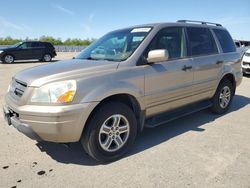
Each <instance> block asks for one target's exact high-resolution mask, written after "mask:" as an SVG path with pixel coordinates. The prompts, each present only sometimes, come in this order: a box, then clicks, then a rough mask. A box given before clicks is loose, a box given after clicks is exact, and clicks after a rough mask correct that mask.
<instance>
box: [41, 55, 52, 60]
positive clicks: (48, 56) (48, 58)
mask: <svg viewBox="0 0 250 188" xmlns="http://www.w3.org/2000/svg"><path fill="white" fill-rule="evenodd" d="M51 60H52V57H51V55H50V54H44V55H43V61H44V62H50V61H51Z"/></svg>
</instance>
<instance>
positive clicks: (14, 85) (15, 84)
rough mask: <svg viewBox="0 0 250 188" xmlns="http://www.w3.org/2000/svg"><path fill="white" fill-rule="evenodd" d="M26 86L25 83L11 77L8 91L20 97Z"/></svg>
mask: <svg viewBox="0 0 250 188" xmlns="http://www.w3.org/2000/svg"><path fill="white" fill-rule="evenodd" d="M26 88H27V84H26V83H24V82H21V81H19V80H16V79H13V80H12V82H11V85H10V92H11V93H12V94H14V95H15V96H17V97H22V96H23V93H24V91H25V90H26Z"/></svg>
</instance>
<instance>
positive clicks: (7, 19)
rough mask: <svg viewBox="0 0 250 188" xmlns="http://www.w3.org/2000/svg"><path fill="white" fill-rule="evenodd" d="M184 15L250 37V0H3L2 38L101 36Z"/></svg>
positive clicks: (0, 17) (1, 14)
mask: <svg viewBox="0 0 250 188" xmlns="http://www.w3.org/2000/svg"><path fill="white" fill-rule="evenodd" d="M180 19H190V20H202V21H210V22H216V23H221V24H222V25H223V26H224V27H226V28H227V29H228V30H229V32H230V33H231V35H232V37H233V38H234V39H241V40H250V0H208V1H201V0H199V1H198V0H186V1H184V0H182V1H177V0H175V1H174V0H99V1H98V0H8V1H7V0H4V1H2V2H1V11H0V38H1V37H6V36H10V37H13V38H21V39H25V38H27V37H28V38H31V39H34V38H39V37H40V36H43V35H46V36H53V37H55V38H61V39H62V40H66V39H67V38H80V39H86V38H99V37H101V36H102V35H104V34H105V33H107V32H109V31H112V30H115V29H119V28H124V27H128V26H133V25H138V24H146V23H155V22H175V21H177V20H180Z"/></svg>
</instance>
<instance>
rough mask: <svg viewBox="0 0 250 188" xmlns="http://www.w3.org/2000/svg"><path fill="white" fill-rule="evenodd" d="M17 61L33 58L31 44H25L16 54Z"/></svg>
mask: <svg viewBox="0 0 250 188" xmlns="http://www.w3.org/2000/svg"><path fill="white" fill-rule="evenodd" d="M15 58H16V59H21V60H22V59H23V60H24V59H31V58H32V48H31V42H24V43H22V44H21V45H20V46H19V47H18V50H17V51H16V54H15Z"/></svg>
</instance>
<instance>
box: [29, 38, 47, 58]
mask: <svg viewBox="0 0 250 188" xmlns="http://www.w3.org/2000/svg"><path fill="white" fill-rule="evenodd" d="M31 47H32V58H33V59H41V58H42V57H43V55H44V51H45V46H44V44H43V43H41V42H32V44H31Z"/></svg>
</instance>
